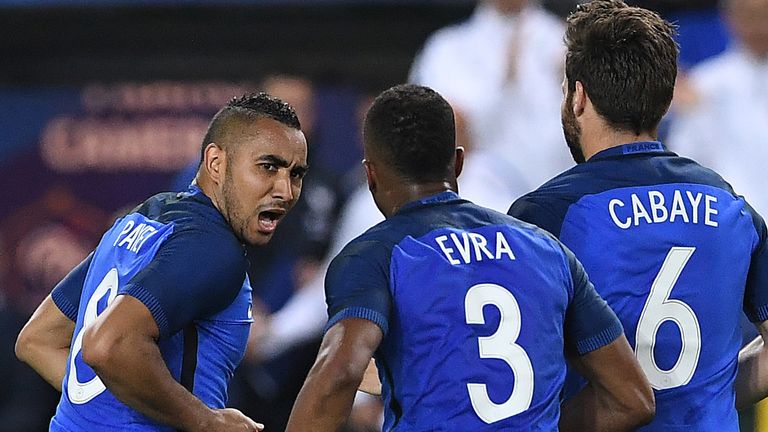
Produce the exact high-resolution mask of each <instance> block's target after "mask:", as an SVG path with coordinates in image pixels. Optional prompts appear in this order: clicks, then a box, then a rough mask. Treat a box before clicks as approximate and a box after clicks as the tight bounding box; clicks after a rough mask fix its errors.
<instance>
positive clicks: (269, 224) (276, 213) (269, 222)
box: [259, 210, 285, 234]
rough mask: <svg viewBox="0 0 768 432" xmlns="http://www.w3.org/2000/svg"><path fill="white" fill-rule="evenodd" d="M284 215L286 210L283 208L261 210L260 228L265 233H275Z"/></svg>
mask: <svg viewBox="0 0 768 432" xmlns="http://www.w3.org/2000/svg"><path fill="white" fill-rule="evenodd" d="M283 216H285V211H282V210H266V211H263V212H260V213H259V230H260V231H261V232H263V233H265V234H271V233H273V232H274V231H275V229H276V228H277V224H278V223H279V222H280V219H282V217H283Z"/></svg>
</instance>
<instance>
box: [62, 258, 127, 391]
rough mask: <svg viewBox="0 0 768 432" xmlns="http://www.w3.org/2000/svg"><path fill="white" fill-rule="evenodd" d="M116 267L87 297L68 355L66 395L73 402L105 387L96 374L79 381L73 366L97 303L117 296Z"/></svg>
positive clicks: (94, 317) (91, 321)
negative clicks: (79, 324)
mask: <svg viewBox="0 0 768 432" xmlns="http://www.w3.org/2000/svg"><path fill="white" fill-rule="evenodd" d="M117 284H118V277H117V269H115V268H113V269H112V270H110V271H109V272H108V273H107V275H106V276H104V279H102V280H101V283H99V286H97V287H96V291H94V292H93V295H91V298H90V299H88V305H87V306H86V307H85V316H84V317H83V326H82V327H81V328H80V332H79V333H78V334H77V337H76V338H75V343H74V345H73V346H72V353H71V354H70V357H69V377H68V378H67V395H68V396H69V400H70V401H71V402H72V403H73V404H78V405H80V404H84V403H86V402H88V401H90V400H91V399H93V398H95V397H96V396H98V395H100V394H101V393H102V392H103V391H104V390H105V389H106V387H105V386H104V383H103V382H101V378H99V377H98V375H97V376H95V377H93V378H92V379H91V380H89V381H87V382H84V383H82V382H80V380H79V379H78V378H77V367H76V366H75V358H76V357H77V356H78V355H80V351H81V350H82V348H83V333H84V330H85V328H86V327H88V326H89V325H90V324H91V323H93V322H94V321H95V320H96V317H97V316H98V303H99V301H100V300H102V299H103V298H104V296H105V295H108V297H107V304H110V303H112V300H114V299H115V296H117Z"/></svg>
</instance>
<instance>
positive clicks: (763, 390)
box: [735, 336, 768, 410]
mask: <svg viewBox="0 0 768 432" xmlns="http://www.w3.org/2000/svg"><path fill="white" fill-rule="evenodd" d="M735 386H736V409H739V410H741V409H744V408H747V407H749V406H751V405H753V404H755V403H757V402H759V401H760V400H762V399H764V398H765V397H768V350H766V347H765V343H764V342H763V338H762V337H761V336H758V337H757V338H756V339H755V340H753V341H752V342H750V343H749V344H748V345H747V346H745V347H744V348H742V350H741V352H739V368H738V373H737V374H736V385H735Z"/></svg>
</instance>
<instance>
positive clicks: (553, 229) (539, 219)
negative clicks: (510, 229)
mask: <svg viewBox="0 0 768 432" xmlns="http://www.w3.org/2000/svg"><path fill="white" fill-rule="evenodd" d="M507 214H508V215H510V216H512V217H514V218H516V219H519V220H521V221H523V222H527V223H529V224H533V225H536V226H537V227H539V228H541V229H543V230H546V231H549V232H550V233H552V234H554V235H555V237H559V236H560V228H561V227H562V225H563V218H562V217H561V216H558V215H557V214H555V213H554V212H553V211H550V210H548V209H547V208H546V207H545V206H543V205H541V204H540V203H538V202H536V201H535V199H534V198H533V197H531V196H530V195H525V196H523V197H520V198H518V199H517V201H515V202H514V203H512V205H511V206H510V207H509V210H507Z"/></svg>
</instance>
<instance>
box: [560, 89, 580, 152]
mask: <svg viewBox="0 0 768 432" xmlns="http://www.w3.org/2000/svg"><path fill="white" fill-rule="evenodd" d="M571 106H573V93H572V92H568V96H567V97H566V98H565V103H564V104H563V107H562V109H561V113H560V121H561V123H562V125H563V135H564V136H565V143H566V144H568V150H570V151H571V157H573V161H574V162H576V163H577V164H580V163H584V162H586V158H584V150H583V149H582V148H581V126H579V122H577V121H576V115H575V114H574V113H573V110H571V109H570V107H571Z"/></svg>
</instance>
